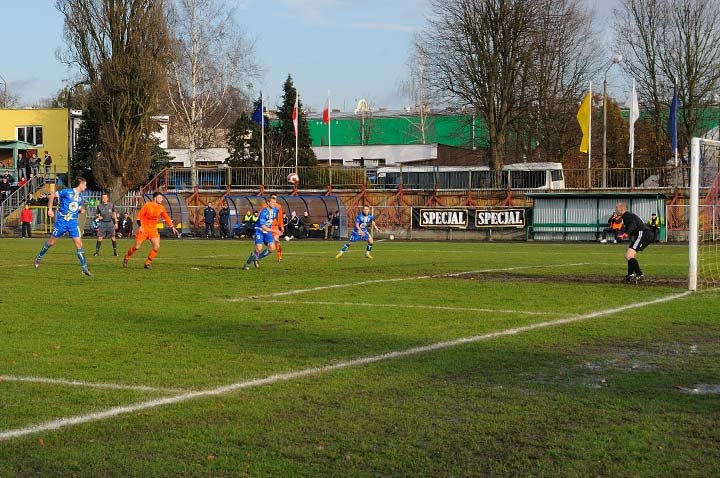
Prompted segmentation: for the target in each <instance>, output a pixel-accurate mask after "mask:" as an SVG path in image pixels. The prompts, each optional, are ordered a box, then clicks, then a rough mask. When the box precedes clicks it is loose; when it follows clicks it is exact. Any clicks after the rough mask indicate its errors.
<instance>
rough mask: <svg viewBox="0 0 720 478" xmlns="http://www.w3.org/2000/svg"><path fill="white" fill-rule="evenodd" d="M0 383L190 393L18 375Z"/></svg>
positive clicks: (4, 378)
mask: <svg viewBox="0 0 720 478" xmlns="http://www.w3.org/2000/svg"><path fill="white" fill-rule="evenodd" d="M0 382H26V383H42V384H48V385H66V386H68V387H85V388H100V389H107V390H132V391H135V392H158V393H183V392H187V391H188V390H183V389H181V388H160V387H148V386H145V385H124V384H120V383H96V382H82V381H80V380H67V379H62V378H45V377H18V376H16V375H0Z"/></svg>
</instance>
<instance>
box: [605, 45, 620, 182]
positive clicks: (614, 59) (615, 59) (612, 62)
mask: <svg viewBox="0 0 720 478" xmlns="http://www.w3.org/2000/svg"><path fill="white" fill-rule="evenodd" d="M622 59H623V57H622V55H614V56H613V57H612V59H611V60H610V65H609V66H608V67H607V69H606V70H605V78H604V80H603V160H602V169H603V178H602V187H603V189H605V188H607V74H608V71H610V68H612V67H613V65H617V64H618V63H620V62H621V61H622Z"/></svg>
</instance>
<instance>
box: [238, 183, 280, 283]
mask: <svg viewBox="0 0 720 478" xmlns="http://www.w3.org/2000/svg"><path fill="white" fill-rule="evenodd" d="M278 214H279V208H278V206H277V196H276V195H274V194H273V195H271V196H270V197H269V198H268V199H267V200H266V205H265V207H264V208H263V209H262V211H260V215H259V216H258V219H257V221H255V236H254V237H255V250H254V251H253V252H252V254H250V257H248V259H247V262H246V263H245V266H244V267H243V269H245V270H249V269H250V264H254V265H255V268H256V269H257V268H258V267H260V259H263V258H265V257H267V256H269V255H270V254H272V253H273V252H275V235H276V234H278V232H279V231H277V230H274V229H273V222H275V219H276V218H277V217H278Z"/></svg>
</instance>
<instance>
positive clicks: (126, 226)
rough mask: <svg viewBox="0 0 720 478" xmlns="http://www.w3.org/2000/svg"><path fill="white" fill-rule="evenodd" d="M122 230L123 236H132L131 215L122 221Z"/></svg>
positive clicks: (127, 215) (126, 215)
mask: <svg viewBox="0 0 720 478" xmlns="http://www.w3.org/2000/svg"><path fill="white" fill-rule="evenodd" d="M120 230H121V231H122V232H121V234H122V235H123V236H125V237H130V236H132V230H133V222H132V215H131V214H125V215H124V217H123V218H122V220H121V221H120Z"/></svg>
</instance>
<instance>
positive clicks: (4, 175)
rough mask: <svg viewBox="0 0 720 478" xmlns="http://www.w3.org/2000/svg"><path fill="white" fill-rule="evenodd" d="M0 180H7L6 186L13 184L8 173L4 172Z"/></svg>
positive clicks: (12, 179)
mask: <svg viewBox="0 0 720 478" xmlns="http://www.w3.org/2000/svg"><path fill="white" fill-rule="evenodd" d="M0 179H7V182H8V184H12V183H14V182H15V178H14V177H12V175H11V174H10V172H9V171H5V172H4V173H3V175H2V176H0Z"/></svg>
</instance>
